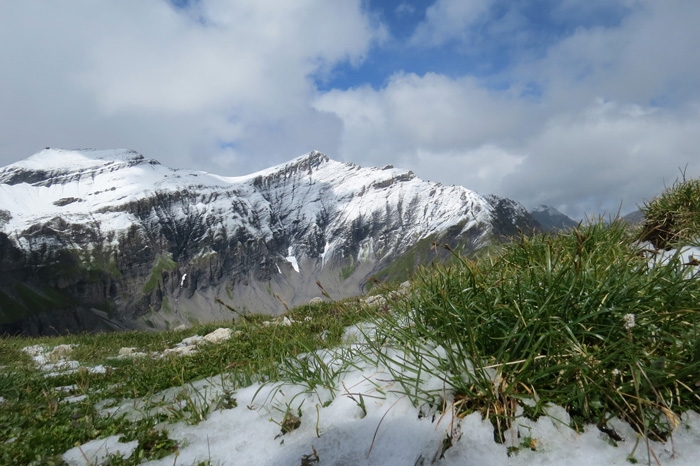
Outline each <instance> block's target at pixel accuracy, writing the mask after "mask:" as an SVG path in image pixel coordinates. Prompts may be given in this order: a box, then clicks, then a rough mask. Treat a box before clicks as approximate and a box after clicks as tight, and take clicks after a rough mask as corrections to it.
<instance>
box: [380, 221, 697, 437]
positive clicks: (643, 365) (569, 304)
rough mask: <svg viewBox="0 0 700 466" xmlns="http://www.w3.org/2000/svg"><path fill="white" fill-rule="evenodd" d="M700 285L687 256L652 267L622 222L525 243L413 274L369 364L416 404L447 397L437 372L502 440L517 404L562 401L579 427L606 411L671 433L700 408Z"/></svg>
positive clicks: (605, 416) (645, 428) (648, 430)
mask: <svg viewBox="0 0 700 466" xmlns="http://www.w3.org/2000/svg"><path fill="white" fill-rule="evenodd" d="M699 303H700V282H698V280H697V279H694V278H689V275H688V273H687V266H685V265H683V264H682V262H681V260H680V257H679V256H677V255H676V256H674V257H672V258H671V259H670V260H668V261H667V262H666V263H664V264H656V265H655V266H654V267H650V266H649V259H648V258H647V257H644V256H643V255H642V254H640V252H639V251H638V248H637V247H636V246H635V245H634V237H633V235H631V234H630V231H629V230H628V227H627V226H626V225H625V224H624V223H622V222H614V223H613V224H612V225H604V224H603V223H597V224H592V225H588V226H584V227H581V228H578V229H575V230H573V231H572V232H570V233H566V234H560V235H559V236H548V235H537V236H532V237H525V236H523V237H521V238H519V239H518V240H516V241H513V242H511V243H509V244H507V245H505V246H503V247H501V248H499V249H496V250H494V251H492V252H491V254H489V255H488V256H486V257H484V258H482V259H480V260H478V261H469V260H465V259H461V261H460V263H459V264H456V265H452V266H433V267H431V268H428V269H424V270H422V271H420V272H419V273H418V274H417V275H416V283H414V293H413V295H412V296H410V297H409V299H408V300H406V302H405V303H404V304H403V305H401V306H398V307H397V309H396V310H395V312H393V313H392V314H391V315H390V316H389V317H382V318H381V319H379V320H377V322H376V323H377V325H378V330H377V335H378V336H377V338H375V339H374V340H373V341H372V343H371V347H372V348H371V349H372V353H371V358H373V359H378V360H379V361H381V362H383V363H384V364H386V365H387V366H388V367H390V368H391V367H393V368H396V370H395V371H394V377H395V378H396V379H397V380H398V381H399V382H400V383H401V385H402V387H403V390H404V391H405V393H407V394H408V395H410V396H411V397H412V398H413V400H414V402H415V403H416V404H421V403H426V402H427V403H435V404H439V403H440V400H439V397H440V390H431V389H427V388H424V382H425V381H426V380H428V379H429V378H434V377H437V378H438V379H440V380H442V381H443V383H444V385H445V386H446V387H448V388H449V389H451V390H452V391H453V392H454V395H455V397H456V398H457V399H458V400H460V404H461V406H462V409H463V410H464V411H465V412H469V411H475V410H476V411H481V412H482V413H483V414H484V416H488V417H489V418H490V419H491V421H492V422H493V424H494V429H495V438H496V440H502V438H500V436H501V435H502V433H503V432H504V430H505V429H507V428H508V427H509V426H510V425H511V422H512V420H513V417H514V415H515V412H516V408H517V407H518V406H527V405H528V403H525V402H522V400H529V401H530V403H529V404H530V405H532V404H534V406H535V411H538V410H539V411H540V412H541V410H542V409H544V407H545V406H546V405H547V404H548V403H555V404H558V405H561V406H563V407H565V408H566V409H567V410H568V412H569V414H570V415H571V417H572V419H573V422H574V425H573V427H575V428H579V427H581V426H582V425H583V423H584V422H585V423H591V422H592V423H594V424H598V425H600V426H602V427H604V426H605V425H606V422H607V421H608V420H609V418H610V417H611V416H618V417H620V418H622V419H624V420H626V421H628V422H629V423H630V424H631V425H632V426H633V427H634V428H635V429H637V431H639V432H640V433H641V434H644V435H650V436H653V437H657V438H665V437H666V436H667V435H668V433H669V432H670V431H671V430H672V427H673V423H674V422H675V419H676V418H675V417H674V414H673V413H680V412H683V411H685V410H687V409H693V410H696V411H698V410H700V398H699V397H698V396H697V395H696V393H695V391H696V390H697V388H696V387H697V384H698V383H699V382H700V378H699V376H698V374H700V311H699V305H700V304H699Z"/></svg>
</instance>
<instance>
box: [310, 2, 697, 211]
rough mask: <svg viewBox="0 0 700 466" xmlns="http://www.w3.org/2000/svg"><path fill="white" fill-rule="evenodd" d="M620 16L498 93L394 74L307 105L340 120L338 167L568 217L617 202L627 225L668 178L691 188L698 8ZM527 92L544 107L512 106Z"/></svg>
mask: <svg viewBox="0 0 700 466" xmlns="http://www.w3.org/2000/svg"><path fill="white" fill-rule="evenodd" d="M450 5H451V4H449V3H448V2H442V1H438V2H436V4H435V5H434V7H433V8H434V9H433V10H432V11H433V13H432V16H430V15H429V16H428V18H427V19H426V23H424V24H423V25H422V26H420V27H419V29H418V30H417V33H416V34H417V35H418V34H424V33H425V34H427V33H428V32H426V31H432V30H431V29H429V25H430V24H435V25H437V24H438V23H437V22H435V21H436V18H438V16H437V15H438V12H440V14H441V15H443V17H444V16H445V15H447V11H448V6H450ZM478 5H481V6H482V8H485V6H484V5H485V4H484V3H478ZM624 6H625V7H629V8H631V10H630V11H631V13H629V14H628V15H627V16H626V17H625V18H623V20H622V21H621V22H620V23H619V24H617V25H611V26H607V27H591V28H588V29H586V28H579V29H577V30H576V31H574V32H573V33H572V34H571V35H570V36H568V37H565V38H564V39H563V40H561V41H559V42H556V43H553V44H552V45H551V46H550V47H549V49H548V52H547V53H546V54H545V55H544V56H534V55H528V54H527V53H524V54H523V55H522V56H521V60H522V64H521V65H519V66H516V67H514V68H512V69H511V70H510V71H506V72H504V73H503V74H502V75H501V76H499V79H501V80H502V81H507V82H510V83H511V86H510V87H509V88H508V89H506V90H499V89H498V88H491V87H487V85H488V83H489V81H488V80H487V79H484V80H476V79H472V78H454V77H447V76H444V75H440V74H436V73H427V74H425V75H424V76H417V75H414V74H401V73H399V74H396V75H395V76H394V77H393V78H392V79H391V80H389V82H388V83H387V84H386V85H385V86H384V87H382V88H381V89H372V88H369V87H363V88H358V89H352V90H348V91H338V90H336V91H332V92H329V93H327V94H325V95H323V96H322V97H320V98H319V99H318V100H317V103H316V106H317V108H319V109H321V110H324V111H328V112H332V113H334V114H336V115H337V116H338V117H339V118H340V119H341V120H342V121H343V140H342V143H341V154H343V156H344V157H347V158H350V157H352V158H354V159H358V158H362V159H363V160H362V161H365V162H366V163H371V162H372V160H374V159H376V160H386V159H392V160H393V161H394V162H395V163H397V164H402V165H403V166H406V167H410V168H412V169H414V171H416V173H417V174H418V175H419V176H423V177H425V178H429V179H435V180H440V181H444V182H448V183H455V184H463V185H465V186H467V187H469V188H473V189H477V190H479V191H481V192H494V193H498V194H502V195H507V196H510V197H513V198H515V199H518V200H521V201H523V202H524V203H526V204H527V205H529V206H531V207H534V206H535V205H537V204H539V203H548V204H554V205H555V206H557V207H558V208H561V209H563V210H565V211H566V212H567V213H569V214H570V215H573V216H576V217H578V218H581V217H582V216H583V215H584V213H597V212H601V211H603V210H605V211H607V212H611V211H612V212H615V211H616V210H617V208H618V207H619V203H620V201H624V205H623V211H624V212H626V211H629V210H632V209H634V208H635V206H636V205H637V204H639V203H641V202H642V200H643V199H650V198H651V197H652V196H654V195H655V194H658V193H659V192H660V191H661V189H663V185H664V183H667V184H668V183H671V182H672V181H673V180H674V179H675V177H676V176H678V174H679V168H684V167H685V166H686V165H687V166H688V171H687V174H688V175H689V176H700V158H699V157H698V152H697V148H698V147H700V110H699V109H700V95H698V91H699V90H700V59H699V58H698V55H697V54H696V53H695V52H694V51H695V50H696V49H697V48H699V47H700V32H699V31H700V30H698V28H696V27H695V24H697V22H698V21H700V4H698V3H697V2H691V1H688V0H671V1H670V2H667V3H663V4H661V3H659V2H653V1H644V2H642V1H635V2H626V4H625V5H624ZM472 7H473V8H476V7H474V5H472ZM474 11H475V10H473V11H472V13H473V14H472V13H470V14H466V13H465V14H462V15H461V16H460V15H459V14H456V13H455V17H456V18H458V20H457V19H456V20H455V21H456V22H453V23H450V24H452V25H455V24H458V23H459V24H460V25H463V24H465V23H464V21H467V20H469V21H471V20H472V19H473V18H475V17H477V16H478V13H474ZM459 18H462V19H459ZM465 18H467V19H465ZM460 21H461V22H460ZM517 22H518V21H514V23H513V24H515V23H517ZM450 24H448V27H447V28H446V30H445V31H443V32H437V30H435V31H434V33H435V34H436V35H433V36H430V37H433V39H426V40H434V41H438V40H447V39H446V37H447V36H445V35H440V34H448V33H450V31H452V29H451V26H450ZM460 27H462V26H460ZM509 27H510V26H509ZM421 28H423V29H421ZM431 34H432V33H431ZM450 34H451V33H450ZM452 37H454V35H453V36H452ZM532 83H535V84H536V85H537V86H538V88H539V89H541V90H542V94H541V95H537V94H535V95H534V96H533V95H528V96H526V95H524V94H523V95H521V92H522V90H523V89H526V88H527V87H528V86H530V85H531V84H532Z"/></svg>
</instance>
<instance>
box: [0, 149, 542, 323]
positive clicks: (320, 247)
mask: <svg viewBox="0 0 700 466" xmlns="http://www.w3.org/2000/svg"><path fill="white" fill-rule="evenodd" d="M535 226H536V222H535V221H534V220H533V219H532V218H531V217H530V216H529V215H528V214H527V212H526V211H525V210H524V209H523V208H522V206H520V205H519V204H517V203H515V202H513V201H510V200H507V199H502V198H498V197H495V196H490V197H487V198H485V197H482V196H480V195H478V194H477V193H474V192H472V191H469V190H468V189H465V188H462V187H454V186H452V187H447V186H442V185H440V184H436V183H429V182H425V181H422V180H420V179H418V178H416V177H415V176H414V175H413V173H412V172H408V171H404V170H399V169H395V168H393V167H385V168H362V167H359V166H356V165H353V164H347V163H340V162H336V161H333V160H330V159H329V158H328V157H326V156H325V155H323V154H321V153H318V152H312V153H309V154H307V155H304V156H302V157H299V158H297V159H294V160H292V161H290V162H288V163H286V164H283V165H280V166H277V167H273V168H270V169H267V170H264V171H262V172H258V173H254V174H252V175H249V176H245V177H236V178H226V177H220V176H216V175H211V174H207V173H203V172H196V171H187V170H172V169H169V168H167V167H163V166H162V165H160V164H159V163H158V162H156V161H154V160H147V159H145V158H144V157H143V156H142V155H140V154H137V153H135V152H133V151H124V150H112V151H93V150H83V151H67V150H58V149H46V150H44V151H42V152H40V153H38V154H36V155H34V156H32V157H30V158H29V159H26V160H24V161H22V162H18V163H16V164H13V165H9V166H7V167H4V168H2V169H0V326H1V327H0V331H5V332H8V331H9V332H25V333H31V334H38V333H52V332H58V333H60V332H65V331H68V330H70V331H75V330H100V329H107V328H138V327H144V326H149V327H154V328H167V327H168V326H175V325H179V324H180V323H188V322H194V321H205V320H211V319H229V318H231V317H234V316H235V314H233V313H232V312H231V311H230V310H228V309H227V308H226V306H223V305H221V304H220V303H218V302H217V300H221V301H223V302H225V303H227V304H228V305H229V306H232V307H233V308H235V309H237V310H238V311H239V312H245V311H251V312H268V313H278V312H281V311H282V310H284V306H285V305H288V306H293V305H297V304H301V303H304V302H306V301H308V300H309V299H310V298H312V297H314V296H318V295H319V294H320V290H319V289H318V287H317V285H316V281H320V282H321V283H322V284H323V285H324V287H325V289H326V290H327V291H328V292H329V293H330V294H331V296H333V297H334V298H341V297H346V296H350V295H355V294H359V293H361V292H362V291H363V287H364V286H365V284H366V282H367V279H368V278H369V277H371V276H372V275H373V274H377V273H379V272H380V271H382V270H384V269H386V268H387V267H388V266H394V268H396V264H398V263H403V262H401V261H400V259H402V258H403V259H405V256H406V254H408V253H411V254H413V253H415V251H416V249H417V248H423V249H425V250H427V249H429V244H430V243H431V242H432V241H436V242H446V243H450V244H452V245H453V247H459V248H461V249H462V250H463V251H464V252H469V251H471V250H474V249H477V248H479V247H482V246H483V245H485V244H486V243H487V242H488V241H489V240H490V239H491V238H493V237H499V236H502V235H509V234H512V233H513V232H515V231H516V230H517V229H518V228H521V229H531V228H533V227H535ZM428 255H429V254H428ZM423 256H425V254H423ZM423 256H422V257H423ZM423 259H425V257H423ZM414 262H415V261H414ZM411 265H413V264H412V263H406V267H409V266H411ZM394 273H396V271H394Z"/></svg>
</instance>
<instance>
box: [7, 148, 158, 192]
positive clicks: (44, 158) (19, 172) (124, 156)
mask: <svg viewBox="0 0 700 466" xmlns="http://www.w3.org/2000/svg"><path fill="white" fill-rule="evenodd" d="M142 163H148V164H150V165H159V162H158V161H156V160H146V159H145V158H144V156H143V155H141V154H139V153H138V152H136V151H133V150H128V149H109V150H97V149H56V148H52V147H47V148H46V149H44V150H42V151H40V152H37V153H36V154H34V155H32V156H30V157H28V158H26V159H24V160H21V161H19V162H16V163H13V164H11V165H8V166H6V167H3V168H0V183H4V184H8V185H15V184H20V183H27V184H33V185H36V184H42V183H46V182H49V181H51V180H52V179H54V180H55V179H57V178H59V177H62V178H64V177H65V176H67V175H69V176H72V175H73V174H86V173H94V172H95V171H99V170H102V169H104V168H105V167H109V169H110V170H111V169H114V168H117V167H124V166H134V165H139V164H142Z"/></svg>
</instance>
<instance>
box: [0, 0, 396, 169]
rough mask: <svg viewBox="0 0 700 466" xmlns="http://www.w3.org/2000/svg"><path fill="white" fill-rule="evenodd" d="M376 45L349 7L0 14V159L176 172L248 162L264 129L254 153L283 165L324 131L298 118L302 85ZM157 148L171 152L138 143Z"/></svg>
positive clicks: (99, 6)
mask: <svg viewBox="0 0 700 466" xmlns="http://www.w3.org/2000/svg"><path fill="white" fill-rule="evenodd" d="M382 34H383V33H382V27H381V25H378V24H375V23H373V21H372V20H371V18H370V17H369V16H368V15H366V14H365V12H364V11H363V9H362V5H361V2H360V0H356V1H347V2H340V3H338V2H328V1H323V0H305V1H298V2H287V1H273V2H254V1H249V2H230V1H224V0H201V1H199V2H193V3H192V4H191V6H190V7H188V8H187V9H177V8H174V7H173V6H172V5H171V4H170V3H168V2H166V1H141V0H119V1H116V0H113V1H105V2H99V3H96V2H86V1H79V0H72V1H66V2H61V3H60V4H58V3H56V2H49V1H42V2H3V3H2V5H0V41H1V42H2V44H3V45H0V60H2V62H3V70H4V71H3V73H2V74H0V96H1V97H2V101H3V102H8V103H9V105H10V108H11V111H8V109H5V110H4V111H3V112H2V113H0V128H2V129H0V140H2V141H7V142H5V143H4V144H3V147H1V148H0V149H1V151H2V153H3V156H4V157H13V156H14V157H16V158H21V157H25V156H27V155H29V154H31V153H32V152H33V151H34V150H36V149H37V146H44V145H69V146H84V145H88V144H92V143H93V142H94V141H97V140H99V141H100V142H101V144H100V145H101V146H103V145H104V144H108V143H110V142H112V141H114V142H117V144H116V145H117V146H119V147H122V146H131V147H134V148H136V149H138V150H140V151H143V152H147V151H149V150H151V149H153V151H152V152H151V153H150V154H148V155H150V156H152V157H157V158H167V159H170V160H178V157H177V156H175V155H174V154H164V153H163V152H164V149H167V150H172V151H173V152H174V153H176V154H179V160H178V161H179V162H180V163H179V164H180V165H185V166H187V165H191V164H188V163H187V159H192V158H198V159H199V160H200V161H201V160H202V157H201V155H200V156H199V157H197V156H196V155H195V154H193V153H192V151H194V150H199V151H203V152H204V153H205V154H207V155H208V154H211V153H212V152H216V151H217V150H218V149H217V146H219V147H223V148H225V149H226V150H230V148H231V147H234V146H235V147H238V148H240V152H241V153H246V154H247V155H248V158H250V156H256V155H257V156H261V155H262V154H259V153H258V154H256V153H254V151H253V150H252V149H253V148H254V147H256V146H259V145H260V143H259V142H258V141H256V140H254V139H252V138H251V135H253V136H254V135H256V134H258V135H259V133H260V132H261V131H263V129H264V132H265V133H266V137H265V140H266V142H267V146H266V145H265V144H263V146H264V148H265V149H266V150H269V149H270V146H273V147H274V152H282V147H285V146H288V147H289V152H288V153H286V154H285V156H284V158H289V157H291V156H293V155H296V154H295V153H294V152H292V151H294V150H302V152H303V151H308V150H310V149H312V148H314V147H309V141H312V140H313V139H314V138H313V129H314V128H318V129H322V130H327V129H329V128H330V129H332V127H333V125H334V124H335V125H336V126H337V121H336V120H331V121H328V122H321V121H319V119H320V118H322V117H323V115H320V114H318V113H317V112H315V111H314V110H313V109H311V108H310V106H309V105H308V101H309V99H310V98H311V97H312V95H313V93H314V92H315V86H314V79H316V78H317V77H318V76H322V75H323V74H324V73H328V72H330V70H331V69H332V68H333V67H334V66H335V65H336V64H338V63H343V62H349V63H358V62H360V61H361V60H363V58H364V56H365V54H366V53H367V51H368V49H369V47H370V46H371V44H372V43H373V42H374V41H375V40H379V39H380V38H381V36H382ZM326 118H327V116H326ZM300 119H307V122H308V125H300V122H299V120H300ZM300 126H304V128H301V127H300ZM17 132H20V133H24V137H23V138H21V139H20V138H17V137H16V135H17ZM96 133H99V134H102V135H104V136H106V139H105V138H100V137H95V134H96ZM292 133H293V134H292ZM298 134H301V135H305V136H307V138H306V140H305V142H304V144H302V145H303V146H304V148H303V149H301V148H300V146H302V145H300V144H298V143H295V140H298V139H299V136H298ZM10 135H12V137H10ZM159 138H162V139H171V140H172V144H168V143H167V142H165V143H163V142H162V141H160V142H158V143H148V142H145V143H144V141H147V140H151V141H154V140H156V139H159ZM319 139H320V140H321V142H323V139H324V138H323V137H320V138H319ZM273 141H276V145H275V144H274V143H273ZM222 150H223V149H222ZM222 153H225V150H223V152H222ZM221 155H222V154H221V153H220V154H218V156H219V158H221ZM282 160H284V159H279V160H276V161H282ZM274 161H275V160H272V161H270V160H266V161H262V164H263V165H264V164H269V163H270V162H274ZM176 164H177V163H176Z"/></svg>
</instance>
